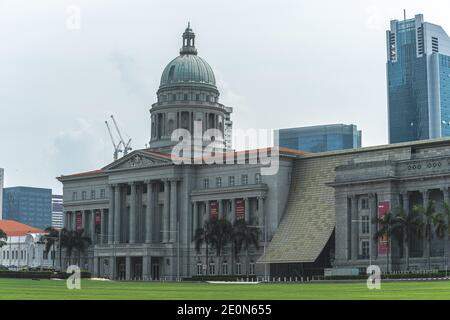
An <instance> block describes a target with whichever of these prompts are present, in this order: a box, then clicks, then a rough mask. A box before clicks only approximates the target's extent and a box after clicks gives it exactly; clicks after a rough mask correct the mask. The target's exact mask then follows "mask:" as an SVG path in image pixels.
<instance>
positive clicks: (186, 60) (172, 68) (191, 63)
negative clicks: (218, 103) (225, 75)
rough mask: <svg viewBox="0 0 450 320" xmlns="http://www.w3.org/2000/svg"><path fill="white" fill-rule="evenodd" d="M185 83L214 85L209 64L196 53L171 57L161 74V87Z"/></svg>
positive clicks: (214, 81) (214, 80) (212, 73)
mask: <svg viewBox="0 0 450 320" xmlns="http://www.w3.org/2000/svg"><path fill="white" fill-rule="evenodd" d="M186 84H201V85H210V86H214V87H215V86H216V79H215V77H214V72H213V70H212V68H211V67H210V65H209V64H208V63H207V62H206V61H205V60H203V59H202V58H200V57H199V56H197V55H196V54H182V55H180V56H178V57H176V58H175V59H173V60H172V61H171V62H170V63H169V64H168V65H167V67H166V68H165V69H164V71H163V73H162V76H161V84H160V88H161V87H165V86H173V85H186Z"/></svg>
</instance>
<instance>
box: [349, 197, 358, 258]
mask: <svg viewBox="0 0 450 320" xmlns="http://www.w3.org/2000/svg"><path fill="white" fill-rule="evenodd" d="M351 199H352V207H351V217H352V221H351V230H352V234H351V239H352V240H351V248H352V251H351V258H352V260H357V259H358V247H359V243H358V236H359V234H358V233H359V228H358V226H359V221H358V199H357V198H356V195H354V194H353V195H352V196H351Z"/></svg>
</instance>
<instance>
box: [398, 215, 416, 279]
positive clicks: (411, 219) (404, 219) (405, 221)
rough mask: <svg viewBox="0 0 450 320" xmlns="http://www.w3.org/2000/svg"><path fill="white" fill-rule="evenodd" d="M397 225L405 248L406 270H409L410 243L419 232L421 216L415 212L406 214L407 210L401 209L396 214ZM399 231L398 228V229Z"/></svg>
mask: <svg viewBox="0 0 450 320" xmlns="http://www.w3.org/2000/svg"><path fill="white" fill-rule="evenodd" d="M395 222H396V223H395V224H396V227H398V230H401V234H402V237H401V238H402V241H403V248H404V250H405V251H404V254H405V262H406V270H408V269H409V243H410V239H412V237H413V236H414V235H417V234H418V232H419V226H420V216H419V215H418V214H417V212H415V211H411V212H410V213H409V214H407V213H406V211H405V209H403V208H399V209H397V212H396V214H395ZM396 229H397V228H396Z"/></svg>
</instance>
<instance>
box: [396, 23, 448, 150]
mask: <svg viewBox="0 0 450 320" xmlns="http://www.w3.org/2000/svg"><path fill="white" fill-rule="evenodd" d="M387 81H388V117H389V142H390V143H396V142H404V141H413V140H423V139H432V138H438V137H442V136H450V38H449V37H448V35H447V34H446V32H445V31H444V29H442V27H440V26H438V25H434V24H431V23H428V22H424V19H423V15H421V14H419V15H416V16H415V18H414V19H408V20H403V21H398V20H393V21H391V30H388V31H387Z"/></svg>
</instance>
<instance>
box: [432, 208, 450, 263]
mask: <svg viewBox="0 0 450 320" xmlns="http://www.w3.org/2000/svg"><path fill="white" fill-rule="evenodd" d="M443 209H444V211H443V212H441V213H437V217H436V219H435V232H436V236H437V237H438V238H439V239H444V257H445V259H446V261H447V259H448V249H449V248H448V235H449V233H450V206H449V204H448V203H446V202H444V208H443Z"/></svg>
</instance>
